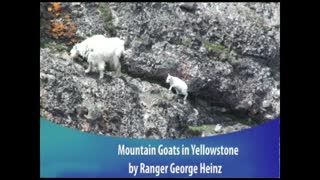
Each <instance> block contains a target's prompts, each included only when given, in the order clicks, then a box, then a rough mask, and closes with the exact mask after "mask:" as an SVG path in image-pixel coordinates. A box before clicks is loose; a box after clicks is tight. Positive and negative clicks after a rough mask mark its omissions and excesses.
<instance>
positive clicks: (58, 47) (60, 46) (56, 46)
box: [40, 42, 70, 52]
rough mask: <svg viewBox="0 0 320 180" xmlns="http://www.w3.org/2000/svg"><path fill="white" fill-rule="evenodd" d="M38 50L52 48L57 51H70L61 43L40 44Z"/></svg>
mask: <svg viewBox="0 0 320 180" xmlns="http://www.w3.org/2000/svg"><path fill="white" fill-rule="evenodd" d="M40 48H52V49H56V50H58V51H60V52H61V51H70V48H68V47H67V46H66V45H64V44H62V43H55V42H49V43H40Z"/></svg>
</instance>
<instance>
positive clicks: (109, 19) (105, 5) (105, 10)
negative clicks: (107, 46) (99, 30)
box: [99, 3, 116, 36]
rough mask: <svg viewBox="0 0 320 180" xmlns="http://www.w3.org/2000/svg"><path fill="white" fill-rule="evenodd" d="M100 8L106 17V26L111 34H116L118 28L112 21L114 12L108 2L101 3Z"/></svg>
mask: <svg viewBox="0 0 320 180" xmlns="http://www.w3.org/2000/svg"><path fill="white" fill-rule="evenodd" d="M99 10H100V12H101V13H102V16H103V18H104V28H105V29H106V30H107V31H108V32H109V33H110V35H111V36H115V35H116V30H115V27H114V25H113V23H112V12H111V9H110V7H109V5H108V3H100V4H99Z"/></svg>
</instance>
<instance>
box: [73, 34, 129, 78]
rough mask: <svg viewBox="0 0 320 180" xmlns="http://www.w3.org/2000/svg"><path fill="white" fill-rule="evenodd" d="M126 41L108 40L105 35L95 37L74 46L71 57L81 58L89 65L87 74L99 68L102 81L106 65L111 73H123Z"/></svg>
mask: <svg viewBox="0 0 320 180" xmlns="http://www.w3.org/2000/svg"><path fill="white" fill-rule="evenodd" d="M124 43H125V42H124V41H123V40H121V39H119V38H106V37H104V36H103V35H94V36H92V37H89V38H87V39H86V40H84V41H82V42H81V43H78V44H76V45H74V46H73V48H72V49H71V51H70V56H71V58H72V59H75V58H77V57H79V56H81V57H82V58H85V59H87V62H88V63H89V65H88V68H87V69H86V70H85V73H89V72H90V71H92V70H93V68H97V69H98V71H99V73H100V79H102V78H103V76H104V70H105V67H106V65H108V66H109V70H110V71H115V72H116V73H117V74H118V75H119V74H120V73H121V64H120V61H119V59H120V57H121V55H122V54H123V52H124Z"/></svg>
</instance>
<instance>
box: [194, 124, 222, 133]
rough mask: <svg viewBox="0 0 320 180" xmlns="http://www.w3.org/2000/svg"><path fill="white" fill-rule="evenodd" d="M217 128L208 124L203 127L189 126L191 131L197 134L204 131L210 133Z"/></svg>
mask: <svg viewBox="0 0 320 180" xmlns="http://www.w3.org/2000/svg"><path fill="white" fill-rule="evenodd" d="M215 127H216V125H213V124H206V125H202V126H189V127H188V128H189V130H190V131H193V132H197V133H199V132H200V133H202V132H204V131H210V130H213V129H214V128H215Z"/></svg>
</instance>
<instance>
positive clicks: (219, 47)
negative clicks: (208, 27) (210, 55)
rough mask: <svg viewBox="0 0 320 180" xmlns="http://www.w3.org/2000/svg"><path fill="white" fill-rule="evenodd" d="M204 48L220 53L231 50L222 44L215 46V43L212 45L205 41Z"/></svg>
mask: <svg viewBox="0 0 320 180" xmlns="http://www.w3.org/2000/svg"><path fill="white" fill-rule="evenodd" d="M203 46H204V47H205V48H206V49H208V50H209V51H220V52H229V49H228V48H226V47H224V46H222V45H220V44H215V43H210V42H208V41H205V42H204V43H203Z"/></svg>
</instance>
